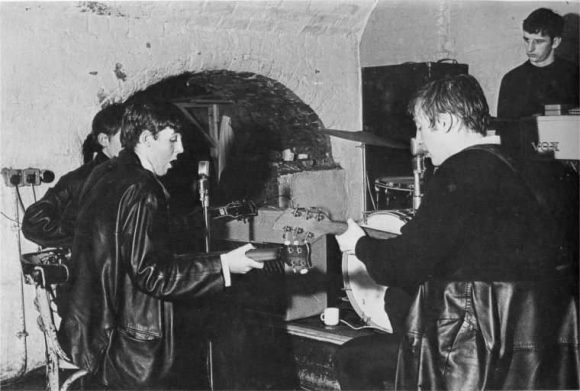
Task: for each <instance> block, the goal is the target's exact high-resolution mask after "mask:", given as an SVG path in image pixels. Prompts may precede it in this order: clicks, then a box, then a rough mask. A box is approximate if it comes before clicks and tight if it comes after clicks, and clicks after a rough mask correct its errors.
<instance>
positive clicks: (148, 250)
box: [59, 102, 263, 389]
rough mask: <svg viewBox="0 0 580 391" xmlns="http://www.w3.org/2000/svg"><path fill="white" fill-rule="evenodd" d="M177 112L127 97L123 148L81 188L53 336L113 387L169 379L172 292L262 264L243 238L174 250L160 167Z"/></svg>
mask: <svg viewBox="0 0 580 391" xmlns="http://www.w3.org/2000/svg"><path fill="white" fill-rule="evenodd" d="M179 115H180V114H179V112H178V111H176V109H175V107H174V106H172V105H170V104H165V103H147V102H141V103H133V104H129V105H127V106H126V109H125V113H124V116H123V129H122V131H121V142H122V144H123V147H124V150H123V151H122V152H121V153H120V154H119V157H118V158H116V159H112V160H110V161H108V162H106V163H104V164H102V165H100V166H99V167H97V168H96V169H95V170H94V171H93V173H92V174H91V176H90V177H89V178H88V179H87V181H86V183H85V185H84V187H83V190H82V193H81V202H80V205H81V206H80V209H79V212H78V217H77V221H76V222H77V224H76V230H75V236H74V242H73V248H72V258H73V259H74V263H73V271H72V279H73V286H72V295H71V300H70V303H69V305H68V306H67V308H66V311H65V314H64V317H63V323H62V326H61V329H60V336H59V337H60V340H61V343H62V344H63V346H64V347H65V349H66V350H68V352H70V355H71V357H72V359H73V362H74V363H75V364H76V365H78V366H80V367H82V368H85V369H88V370H89V371H90V372H91V373H92V374H94V375H95V376H96V377H97V379H99V381H100V382H101V383H102V384H103V385H104V386H106V387H108V388H111V389H132V388H139V389H146V388H150V389H151V388H156V389H166V388H169V387H170V386H171V385H172V380H173V379H172V376H176V375H175V374H174V373H172V369H173V367H174V359H175V350H176V347H177V346H176V344H178V343H179V341H177V340H176V338H175V335H176V332H177V331H178V330H175V329H174V324H173V321H174V313H173V302H174V301H180V302H181V303H183V302H187V301H190V302H192V303H193V302H195V300H196V299H198V298H205V297H207V296H208V295H210V294H215V293H217V292H221V291H223V290H224V288H225V287H227V286H229V285H230V284H231V277H230V273H237V274H243V273H247V272H248V271H250V270H251V269H254V268H262V266H263V264H261V263H258V262H256V261H254V260H252V259H250V258H248V257H246V255H245V253H246V251H247V250H249V249H251V248H253V247H252V246H251V245H249V244H248V245H245V246H242V247H239V248H237V249H235V250H232V251H230V252H228V253H223V254H218V253H213V254H212V253H210V254H190V255H189V254H188V255H184V256H180V257H176V256H175V255H174V254H173V253H172V251H171V248H170V245H169V237H168V236H169V235H168V224H169V223H168V220H169V217H168V194H167V192H166V190H165V188H164V187H163V185H162V184H161V182H160V181H159V179H158V177H160V176H163V175H165V174H166V173H167V171H168V170H169V169H170V168H171V162H172V161H174V160H175V159H176V158H177V155H178V154H180V153H181V152H183V145H182V143H181V135H180V133H179V131H180V123H179V120H178V118H179V117H178V116H179ZM192 370H194V368H192Z"/></svg>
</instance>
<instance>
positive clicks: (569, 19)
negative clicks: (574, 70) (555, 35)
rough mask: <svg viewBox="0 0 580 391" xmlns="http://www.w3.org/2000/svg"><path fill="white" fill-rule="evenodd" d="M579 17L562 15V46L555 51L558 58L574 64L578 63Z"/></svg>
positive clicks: (579, 45) (579, 44)
mask: <svg viewBox="0 0 580 391" xmlns="http://www.w3.org/2000/svg"><path fill="white" fill-rule="evenodd" d="M579 26H580V15H578V14H566V15H564V32H563V33H562V35H563V37H562V44H561V45H560V46H559V47H558V49H557V54H558V56H559V57H561V58H564V59H566V60H568V61H572V62H574V63H576V64H578V62H579V58H578V55H579V53H578V49H579V47H580V38H579V37H580V28H579Z"/></svg>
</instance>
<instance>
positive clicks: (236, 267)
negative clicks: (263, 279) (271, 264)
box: [221, 244, 264, 274]
mask: <svg viewBox="0 0 580 391" xmlns="http://www.w3.org/2000/svg"><path fill="white" fill-rule="evenodd" d="M254 248H255V247H254V246H253V245H252V244H246V245H244V246H241V247H238V248H236V249H235V250H232V251H230V252H228V253H225V254H222V255H221V258H222V261H224V262H225V263H227V265H228V267H229V269H230V272H231V273H234V274H246V273H247V272H249V271H250V270H252V269H262V268H263V267H264V263H263V262H258V261H255V260H253V259H252V258H250V257H248V256H247V255H246V252H248V251H250V250H253V249H254Z"/></svg>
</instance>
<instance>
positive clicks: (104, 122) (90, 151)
mask: <svg viewBox="0 0 580 391" xmlns="http://www.w3.org/2000/svg"><path fill="white" fill-rule="evenodd" d="M122 119H123V105H121V104H119V103H113V104H111V105H109V106H107V107H105V108H103V109H102V110H101V111H99V112H98V113H97V114H96V115H95V117H94V118H93V128H92V130H91V133H89V134H88V135H87V138H86V139H85V141H84V142H83V161H84V162H85V163H88V162H90V161H91V160H93V155H94V153H95V152H100V151H101V150H102V149H103V146H102V145H101V144H99V140H98V137H99V134H100V133H104V134H106V135H107V136H114V135H115V134H117V133H119V131H120V130H121V121H122Z"/></svg>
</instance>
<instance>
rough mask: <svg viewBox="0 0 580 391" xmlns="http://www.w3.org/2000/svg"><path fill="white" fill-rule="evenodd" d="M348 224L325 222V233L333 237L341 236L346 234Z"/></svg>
mask: <svg viewBox="0 0 580 391" xmlns="http://www.w3.org/2000/svg"><path fill="white" fill-rule="evenodd" d="M347 228H348V224H346V223H342V222H340V221H325V223H324V231H325V232H326V233H327V234H331V235H340V234H343V233H345V232H346V229H347Z"/></svg>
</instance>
